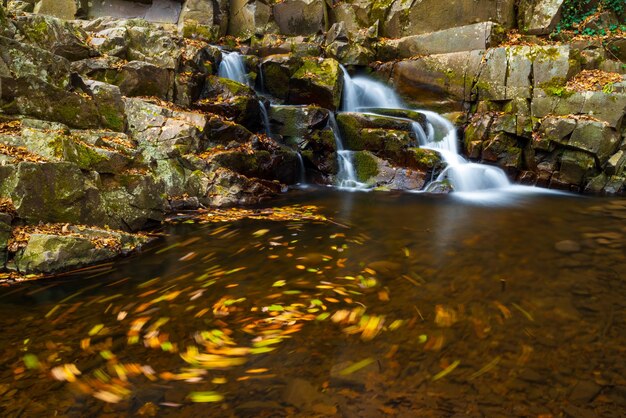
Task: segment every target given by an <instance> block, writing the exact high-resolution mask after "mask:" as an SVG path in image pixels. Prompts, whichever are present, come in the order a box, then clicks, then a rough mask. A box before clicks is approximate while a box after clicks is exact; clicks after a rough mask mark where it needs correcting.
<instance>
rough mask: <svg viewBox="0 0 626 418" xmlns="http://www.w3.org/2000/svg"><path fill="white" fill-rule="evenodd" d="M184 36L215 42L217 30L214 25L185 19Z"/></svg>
mask: <svg viewBox="0 0 626 418" xmlns="http://www.w3.org/2000/svg"><path fill="white" fill-rule="evenodd" d="M183 37H185V38H190V39H202V40H203V41H207V42H213V41H214V40H215V31H214V30H213V28H212V27H210V26H206V25H201V24H199V23H198V22H197V21H195V20H185V23H184V26H183Z"/></svg>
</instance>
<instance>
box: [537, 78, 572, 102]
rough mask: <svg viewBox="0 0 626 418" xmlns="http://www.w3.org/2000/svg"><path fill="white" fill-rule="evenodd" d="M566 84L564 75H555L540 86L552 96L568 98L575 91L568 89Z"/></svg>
mask: <svg viewBox="0 0 626 418" xmlns="http://www.w3.org/2000/svg"><path fill="white" fill-rule="evenodd" d="M565 84H566V80H565V79H563V78H562V77H555V78H553V79H552V80H550V81H546V82H545V83H541V84H540V85H539V87H540V88H541V89H543V91H545V92H546V93H547V94H548V95H550V96H556V97H561V98H564V99H566V98H568V97H570V96H572V95H573V94H574V92H573V91H570V90H568V89H567V87H566V85H565Z"/></svg>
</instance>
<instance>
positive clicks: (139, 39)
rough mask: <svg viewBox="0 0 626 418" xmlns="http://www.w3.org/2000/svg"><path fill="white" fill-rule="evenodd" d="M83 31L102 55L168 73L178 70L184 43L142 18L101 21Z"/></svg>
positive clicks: (93, 22)
mask: <svg viewBox="0 0 626 418" xmlns="http://www.w3.org/2000/svg"><path fill="white" fill-rule="evenodd" d="M83 29H84V30H85V31H86V32H87V33H88V34H89V35H91V37H90V45H91V46H92V47H94V48H95V49H96V50H97V51H98V52H99V53H100V54H101V55H111V56H116V57H118V58H122V59H125V60H127V61H144V62H147V63H150V64H152V65H155V66H157V67H159V68H162V69H167V70H175V69H177V68H178V64H179V61H180V58H181V54H182V50H183V46H184V44H183V40H182V39H181V38H179V37H177V36H174V35H173V34H172V33H171V32H169V31H166V30H165V29H164V28H162V27H160V26H158V25H155V24H153V23H150V22H147V21H145V20H142V19H129V20H115V19H112V18H99V19H96V20H93V21H88V22H86V23H84V26H83Z"/></svg>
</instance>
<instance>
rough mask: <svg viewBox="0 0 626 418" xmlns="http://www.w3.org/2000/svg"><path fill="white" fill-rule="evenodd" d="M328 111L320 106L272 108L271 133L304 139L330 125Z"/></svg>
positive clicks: (270, 114)
mask: <svg viewBox="0 0 626 418" xmlns="http://www.w3.org/2000/svg"><path fill="white" fill-rule="evenodd" d="M328 113H329V112H328V110H327V109H323V108H321V107H318V106H278V105H276V106H271V107H270V109H269V118H270V123H271V132H272V133H275V134H279V135H283V136H289V137H297V138H304V136H305V135H307V134H309V133H311V132H312V131H313V130H315V129H321V128H324V127H325V126H326V125H327V124H328Z"/></svg>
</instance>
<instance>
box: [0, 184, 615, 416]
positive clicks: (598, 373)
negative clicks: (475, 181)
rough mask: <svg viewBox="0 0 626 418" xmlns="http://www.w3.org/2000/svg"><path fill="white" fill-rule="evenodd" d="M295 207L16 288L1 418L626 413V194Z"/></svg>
mask: <svg viewBox="0 0 626 418" xmlns="http://www.w3.org/2000/svg"><path fill="white" fill-rule="evenodd" d="M280 203H281V204H285V205H287V204H294V203H298V204H307V205H316V206H318V207H319V208H320V211H321V212H322V213H323V214H324V215H325V216H327V217H328V218H330V219H332V221H333V222H310V221H307V222H305V221H289V222H269V221H262V220H256V221H255V220H245V221H239V222H235V223H226V224H206V225H198V224H193V225H188V224H184V223H183V224H179V225H173V226H171V227H168V230H167V232H168V234H169V235H168V236H167V237H166V238H164V239H163V240H162V241H161V242H159V243H158V244H156V245H154V246H153V247H152V248H149V249H148V250H146V251H145V252H144V253H143V254H141V255H139V256H136V257H133V258H129V259H124V260H121V261H119V262H116V263H113V264H110V265H105V266H103V267H102V268H100V269H95V270H89V271H85V272H83V273H82V274H80V275H76V276H66V277H60V278H58V279H55V280H54V281H43V282H36V283H30V284H26V285H24V286H21V287H11V288H4V289H1V290H0V326H1V327H2V330H3V332H2V334H0V358H1V361H2V364H3V365H4V367H3V368H2V369H0V410H1V411H3V413H2V415H3V416H10V417H11V416H28V417H30V416H55V415H57V416H70V417H74V416H76V417H78V416H107V417H112V416H137V415H139V416H255V417H256V416H294V415H295V416H345V417H355V416H366V417H367V416H372V417H374V416H383V415H392V416H393V415H396V416H428V417H441V416H471V417H473V416H486V417H499V416H503V417H505V416H506V417H508V416H533V417H537V416H555V417H556V416H603V417H605V416H606V417H612V416H615V417H618V416H623V413H624V411H625V410H626V378H625V377H624V376H626V373H625V372H626V370H625V369H626V366H625V364H624V361H623V359H624V351H625V349H624V347H626V345H625V344H624V343H625V342H626V341H625V340H626V324H625V321H626V318H625V312H626V311H625V306H626V298H625V297H624V296H625V295H626V285H625V283H624V279H623V278H624V276H625V275H624V273H625V267H624V265H625V263H624V262H625V253H624V244H625V236H626V228H625V227H624V226H623V224H622V222H621V221H622V220H623V219H626V201H624V200H617V199H603V200H598V199H590V198H585V199H583V198H574V197H569V196H558V195H518V196H517V197H516V198H515V199H513V200H512V201H510V202H509V204H508V205H499V206H486V205H480V204H475V203H472V202H464V201H463V200H462V199H458V198H454V197H452V196H426V195H412V194H392V193H389V194H381V193H341V192H336V191H330V190H324V191H312V190H310V189H309V190H307V191H296V192H294V193H293V194H291V195H289V196H287V197H286V198H285V199H284V201H283V202H280ZM78 372H80V374H78ZM59 379H60V380H59ZM65 380H69V381H65ZM72 380H73V381H72ZM222 398H223V399H222ZM214 401H215V402H214ZM198 402H202V403H198Z"/></svg>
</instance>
